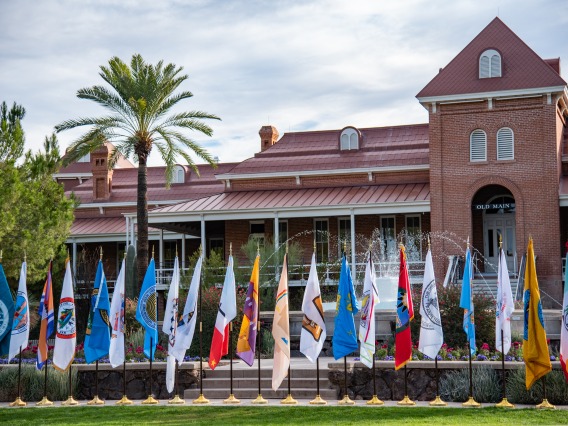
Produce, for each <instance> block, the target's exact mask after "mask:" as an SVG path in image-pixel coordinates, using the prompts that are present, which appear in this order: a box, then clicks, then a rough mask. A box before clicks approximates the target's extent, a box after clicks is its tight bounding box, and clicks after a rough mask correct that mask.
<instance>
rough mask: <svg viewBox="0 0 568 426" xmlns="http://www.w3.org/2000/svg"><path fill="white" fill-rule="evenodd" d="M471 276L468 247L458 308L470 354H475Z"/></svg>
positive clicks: (471, 269)
mask: <svg viewBox="0 0 568 426" xmlns="http://www.w3.org/2000/svg"><path fill="white" fill-rule="evenodd" d="M472 277H473V267H472V264H471V254H470V252H469V247H468V248H467V251H466V252H465V266H464V267H463V280H462V292H461V297H460V308H463V310H464V311H463V331H465V334H466V336H467V340H468V341H469V347H470V352H471V355H475V352H476V350H477V348H476V346H475V321H474V315H473V291H472V288H471V280H472Z"/></svg>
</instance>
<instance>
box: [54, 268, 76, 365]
mask: <svg viewBox="0 0 568 426" xmlns="http://www.w3.org/2000/svg"><path fill="white" fill-rule="evenodd" d="M76 326H77V322H76V318H75V297H74V296H73V278H72V277H71V266H70V262H69V258H67V259H66V260H65V277H64V278H63V287H62V289H61V299H60V301H59V311H58V313H57V332H56V333H55V348H54V349H53V366H54V367H55V368H56V369H58V370H59V371H66V370H67V369H68V368H69V366H70V365H71V363H72V362H73V360H74V359H75V345H76V344H77V329H76Z"/></svg>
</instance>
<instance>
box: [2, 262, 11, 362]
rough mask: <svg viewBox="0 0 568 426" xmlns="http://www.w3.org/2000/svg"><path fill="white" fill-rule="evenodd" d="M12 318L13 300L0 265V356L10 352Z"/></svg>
mask: <svg viewBox="0 0 568 426" xmlns="http://www.w3.org/2000/svg"><path fill="white" fill-rule="evenodd" d="M13 320H14V301H13V300H12V293H11V292H10V287H9V286H8V281H7V280H6V275H5V274H4V268H2V265H0V356H2V355H8V352H10V337H11V336H12V321H13Z"/></svg>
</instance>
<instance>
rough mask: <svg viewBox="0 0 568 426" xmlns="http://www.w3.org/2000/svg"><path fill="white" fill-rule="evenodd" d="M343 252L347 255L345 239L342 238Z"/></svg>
mask: <svg viewBox="0 0 568 426" xmlns="http://www.w3.org/2000/svg"><path fill="white" fill-rule="evenodd" d="M343 254H344V255H346V256H347V240H343Z"/></svg>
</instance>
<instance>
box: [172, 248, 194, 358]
mask: <svg viewBox="0 0 568 426" xmlns="http://www.w3.org/2000/svg"><path fill="white" fill-rule="evenodd" d="M202 263H203V258H202V257H201V256H200V257H199V259H198V260H197V263H196V264H195V271H193V277H192V279H191V285H190V286H189V291H188V292H187V299H186V301H185V307H184V308H183V314H182V315H181V317H180V318H179V321H178V324H177V331H176V341H175V343H174V346H173V347H172V348H169V349H170V350H169V352H168V355H170V354H171V355H172V356H173V357H174V358H175V359H177V360H178V364H179V365H181V364H182V363H183V358H184V357H185V352H186V351H187V350H188V349H189V347H190V346H191V341H192V340H193V333H194V332H195V323H196V322H197V297H198V293H199V281H200V279H201V264H202Z"/></svg>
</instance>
